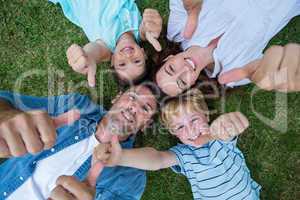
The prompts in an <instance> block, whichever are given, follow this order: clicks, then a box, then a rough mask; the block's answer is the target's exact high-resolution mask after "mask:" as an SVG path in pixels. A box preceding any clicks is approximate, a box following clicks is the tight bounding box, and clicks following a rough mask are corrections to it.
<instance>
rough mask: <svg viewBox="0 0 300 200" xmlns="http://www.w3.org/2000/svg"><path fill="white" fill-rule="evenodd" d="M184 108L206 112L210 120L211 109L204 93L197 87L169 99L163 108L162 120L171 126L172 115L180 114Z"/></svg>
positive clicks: (188, 110)
mask: <svg viewBox="0 0 300 200" xmlns="http://www.w3.org/2000/svg"><path fill="white" fill-rule="evenodd" d="M183 110H185V111H187V112H192V111H196V112H201V113H204V114H205V115H206V117H207V119H208V120H209V110H208V106H207V104H206V102H205V98H204V95H203V94H202V92H201V91H200V90H199V89H197V88H194V89H191V90H188V91H187V92H186V93H184V94H182V95H180V96H178V97H176V98H171V99H169V100H167V101H166V103H165V105H164V106H163V107H162V109H161V116H160V118H161V122H162V123H163V124H164V125H165V126H166V127H167V128H169V127H170V123H171V120H172V117H173V116H178V115H179V114H180V113H181V112H182V111H183Z"/></svg>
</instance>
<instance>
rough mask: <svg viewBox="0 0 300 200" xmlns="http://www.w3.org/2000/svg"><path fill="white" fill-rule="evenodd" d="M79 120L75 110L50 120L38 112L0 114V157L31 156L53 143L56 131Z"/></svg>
mask: <svg viewBox="0 0 300 200" xmlns="http://www.w3.org/2000/svg"><path fill="white" fill-rule="evenodd" d="M79 118H80V113H79V111H77V110H72V111H69V112H67V113H65V114H62V115H60V116H58V117H55V118H51V117H50V116H49V115H48V113H46V112H44V111H40V110H36V111H30V112H22V111H18V110H11V111H7V112H2V113H1V114H0V158H1V157H4V158H6V157H10V156H14V157H18V156H23V155H25V154H27V153H31V154H35V153H38V152H40V151H42V150H45V149H50V148H51V147H52V146H53V145H54V144H55V142H56V128H58V127H60V126H62V125H65V124H68V123H73V121H76V120H77V119H79Z"/></svg>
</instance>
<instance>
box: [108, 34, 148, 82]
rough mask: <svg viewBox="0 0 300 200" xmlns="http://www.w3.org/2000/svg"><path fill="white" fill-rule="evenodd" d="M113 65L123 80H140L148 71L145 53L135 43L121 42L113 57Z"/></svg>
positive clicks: (129, 41)
mask: <svg viewBox="0 0 300 200" xmlns="http://www.w3.org/2000/svg"><path fill="white" fill-rule="evenodd" d="M112 65H113V66H114V68H115V71H116V73H117V75H118V77H119V78H120V79H121V80H125V81H127V82H131V81H134V80H136V79H139V78H140V77H141V76H142V75H143V74H144V72H145V70H146V54H145V51H144V49H143V48H141V47H140V46H139V45H137V44H136V42H135V41H132V40H124V41H121V42H119V43H118V45H117V47H116V50H115V52H114V54H113V56H112Z"/></svg>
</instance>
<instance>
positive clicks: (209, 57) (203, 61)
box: [186, 46, 215, 70]
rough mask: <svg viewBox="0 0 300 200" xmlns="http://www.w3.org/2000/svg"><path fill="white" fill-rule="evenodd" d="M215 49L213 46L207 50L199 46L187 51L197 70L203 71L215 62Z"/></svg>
mask: <svg viewBox="0 0 300 200" xmlns="http://www.w3.org/2000/svg"><path fill="white" fill-rule="evenodd" d="M214 49H215V48H213V47H212V46H208V47H205V48H203V47H199V46H192V47H190V48H189V49H188V50H187V51H186V54H187V55H188V56H190V57H191V58H192V59H193V60H194V62H195V64H196V66H197V68H199V69H201V70H202V69H203V68H205V67H207V66H208V65H210V64H212V63H213V62H214V59H213V51H214Z"/></svg>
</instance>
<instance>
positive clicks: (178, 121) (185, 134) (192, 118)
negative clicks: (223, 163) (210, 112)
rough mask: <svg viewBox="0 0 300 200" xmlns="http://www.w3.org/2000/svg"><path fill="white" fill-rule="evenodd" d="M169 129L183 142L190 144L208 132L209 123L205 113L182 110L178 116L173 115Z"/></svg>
mask: <svg viewBox="0 0 300 200" xmlns="http://www.w3.org/2000/svg"><path fill="white" fill-rule="evenodd" d="M169 131H170V133H171V134H172V135H175V136H176V137H177V138H178V139H179V140H180V141H181V142H182V143H184V144H190V143H192V142H194V141H195V140H196V139H197V138H198V137H199V136H201V135H203V134H207V133H208V131H209V125H208V121H207V118H206V116H205V114H204V113H200V112H192V113H190V112H186V111H184V110H182V111H181V112H179V114H178V115H177V116H173V117H172V119H171V123H170V127H169Z"/></svg>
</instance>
